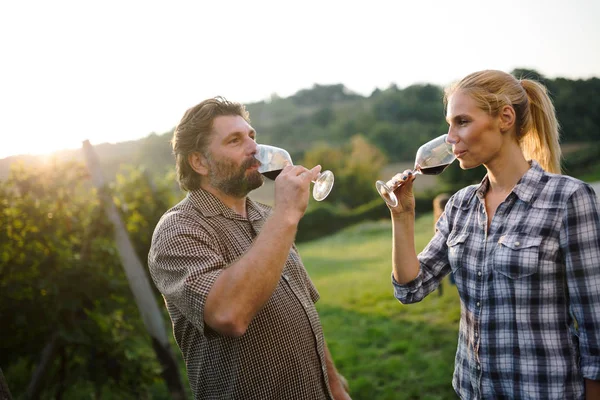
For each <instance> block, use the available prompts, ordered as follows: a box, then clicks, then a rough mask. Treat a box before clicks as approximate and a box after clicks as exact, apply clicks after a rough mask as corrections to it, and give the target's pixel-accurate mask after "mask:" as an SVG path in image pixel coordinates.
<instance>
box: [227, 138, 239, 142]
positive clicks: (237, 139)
mask: <svg viewBox="0 0 600 400" xmlns="http://www.w3.org/2000/svg"><path fill="white" fill-rule="evenodd" d="M239 141H240V138H234V139H231V140H230V141H229V143H238V142H239Z"/></svg>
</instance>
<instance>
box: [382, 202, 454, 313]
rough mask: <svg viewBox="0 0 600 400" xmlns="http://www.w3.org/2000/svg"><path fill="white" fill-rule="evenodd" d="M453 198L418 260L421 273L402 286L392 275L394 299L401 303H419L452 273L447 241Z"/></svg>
mask: <svg viewBox="0 0 600 400" xmlns="http://www.w3.org/2000/svg"><path fill="white" fill-rule="evenodd" d="M452 204H453V198H451V199H450V200H449V201H448V204H447V205H446V209H445V211H444V212H443V213H442V215H441V216H440V218H439V220H438V221H437V222H436V229H435V235H434V236H433V238H432V239H431V241H430V242H429V243H428V244H427V246H425V248H424V249H423V251H421V252H420V253H419V254H418V255H417V258H418V259H419V273H418V275H417V277H416V278H415V279H413V280H412V281H410V282H407V283H405V284H400V283H398V282H396V280H395V279H394V274H392V285H393V287H394V297H396V299H398V300H399V301H400V302H401V303H404V304H410V303H417V302H419V301H421V300H423V299H424V298H425V296H427V295H428V294H429V293H431V292H433V291H434V290H435V289H436V288H437V287H438V286H439V284H440V282H441V280H442V279H443V278H444V276H446V275H447V274H448V273H449V272H450V265H449V263H448V247H447V245H446V240H447V237H448V233H449V231H450V223H449V219H450V213H451V210H452Z"/></svg>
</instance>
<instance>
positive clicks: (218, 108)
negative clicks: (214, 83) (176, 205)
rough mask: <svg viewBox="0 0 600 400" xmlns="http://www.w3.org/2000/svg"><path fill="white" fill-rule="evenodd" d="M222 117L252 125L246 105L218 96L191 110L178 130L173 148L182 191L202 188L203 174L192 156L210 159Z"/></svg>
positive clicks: (174, 134) (184, 116) (185, 115)
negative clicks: (217, 123) (194, 165)
mask: <svg viewBox="0 0 600 400" xmlns="http://www.w3.org/2000/svg"><path fill="white" fill-rule="evenodd" d="M222 115H232V116H236V115H239V116H240V117H242V118H244V119H245V120H246V121H247V122H250V117H249V114H248V111H246V108H245V107H244V106H243V105H242V104H240V103H234V102H230V101H228V100H226V99H225V98H223V97H215V98H212V99H207V100H204V101H203V102H201V103H200V104H197V105H195V106H194V107H192V108H190V109H188V110H187V111H186V112H185V114H184V115H183V117H182V118H181V121H179V124H178V125H177V127H176V128H175V131H174V132H173V139H172V140H171V145H172V146H173V154H174V155H175V162H176V165H177V181H178V182H179V187H181V189H183V190H188V191H189V190H196V189H199V188H200V175H198V173H196V171H194V170H193V169H192V167H191V165H190V162H189V161H188V156H189V155H190V154H191V153H194V152H200V153H202V154H203V155H204V156H207V157H208V156H209V155H208V154H207V147H208V143H209V140H210V138H211V136H212V127H213V121H214V120H215V118H217V117H219V116H222Z"/></svg>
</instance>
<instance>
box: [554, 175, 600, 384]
mask: <svg viewBox="0 0 600 400" xmlns="http://www.w3.org/2000/svg"><path fill="white" fill-rule="evenodd" d="M598 213H599V210H598V200H597V197H596V195H595V193H594V191H593V189H592V188H591V187H590V186H588V185H583V186H581V187H580V188H579V189H578V190H576V191H575V192H574V193H573V194H572V195H571V197H570V198H569V201H568V203H567V208H566V213H565V217H564V220H563V229H562V230H561V236H560V238H561V239H560V245H561V251H562V252H563V254H565V263H566V271H567V285H568V289H569V300H570V306H571V311H572V313H573V315H574V317H575V319H576V321H577V335H578V337H579V351H580V354H581V371H582V375H583V377H584V378H586V379H592V380H600V217H599V214H598Z"/></svg>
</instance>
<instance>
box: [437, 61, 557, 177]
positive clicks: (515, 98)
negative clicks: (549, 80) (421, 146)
mask: <svg viewBox="0 0 600 400" xmlns="http://www.w3.org/2000/svg"><path fill="white" fill-rule="evenodd" d="M458 91H460V92H461V93H465V94H467V95H469V96H471V98H473V99H474V100H475V101H476V102H477V104H478V106H479V107H480V108H481V109H482V110H483V111H485V112H487V113H488V114H489V115H490V116H492V117H496V116H497V115H498V113H499V112H500V110H501V108H502V107H503V106H505V105H509V106H511V107H513V109H514V110H515V114H516V121H515V127H516V133H517V140H518V141H519V145H520V146H521V149H522V150H523V154H524V155H525V158H527V159H534V160H536V161H537V162H538V163H539V164H540V165H541V166H542V168H544V169H545V170H546V171H548V172H553V173H557V174H559V173H560V159H561V149H560V145H559V133H558V129H559V125H558V121H557V119H556V112H555V110H554V105H553V104H552V100H550V97H549V96H548V91H547V89H546V87H545V86H544V85H542V84H541V83H539V82H536V81H533V80H531V79H521V80H518V79H516V78H515V77H514V76H512V75H511V74H507V73H506V72H502V71H494V70H486V71H479V72H475V73H472V74H470V75H468V76H466V77H465V78H463V79H462V80H461V81H460V82H458V83H456V84H454V85H452V86H450V87H449V88H447V89H446V90H445V93H444V105H445V106H447V105H448V99H449V97H450V96H451V95H452V94H454V93H455V92H458Z"/></svg>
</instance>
